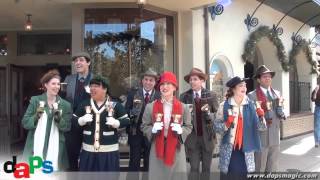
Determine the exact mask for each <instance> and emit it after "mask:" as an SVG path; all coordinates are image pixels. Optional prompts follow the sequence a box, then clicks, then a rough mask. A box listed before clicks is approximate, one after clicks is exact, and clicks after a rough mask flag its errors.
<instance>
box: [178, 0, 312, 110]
mask: <svg viewBox="0 0 320 180" xmlns="http://www.w3.org/2000/svg"><path fill="white" fill-rule="evenodd" d="M258 3H259V2H258V1H255V0H235V1H233V2H232V3H231V4H230V5H229V6H227V7H225V9H224V12H223V14H222V15H220V16H216V17H215V20H214V21H212V20H211V18H209V54H210V59H211V58H212V57H214V56H215V55H216V54H222V55H225V56H226V57H227V58H228V59H229V60H230V62H231V64H232V69H233V72H234V75H238V76H244V69H243V65H244V64H243V61H242V59H241V55H242V54H243V51H244V45H245V42H246V40H247V39H248V38H249V35H250V32H253V31H254V30H255V29H256V28H257V27H259V26H261V25H266V26H269V27H272V25H273V24H276V23H277V22H278V21H279V20H280V19H281V17H282V16H283V13H281V12H279V11H276V10H274V9H272V8H271V7H269V6H266V5H262V6H261V7H260V8H259V10H258V11H257V12H256V14H255V17H257V18H258V19H259V25H258V26H257V27H256V28H252V29H251V31H250V32H248V30H247V27H246V25H245V24H244V19H245V18H246V16H247V14H248V13H250V14H251V13H252V12H253V10H254V9H255V8H256V7H257V6H258ZM194 11H196V12H198V13H195V12H194V13H193V16H194V18H193V19H192V20H193V21H199V22H201V21H202V20H203V17H200V16H199V15H198V14H201V12H202V11H203V10H202V9H199V10H194ZM195 17H196V18H197V19H198V20H196V18H195ZM302 24H303V23H302V22H300V21H298V20H295V19H293V18H291V17H286V18H285V19H284V20H283V21H282V23H281V24H280V26H281V27H283V30H284V33H283V34H282V35H281V36H280V39H281V40H282V43H283V45H284V47H285V52H286V55H287V56H288V53H289V51H290V50H291V47H292V40H291V36H292V33H293V32H296V31H297V30H298V28H299V27H300V26H301V25H302ZM193 30H194V32H193V34H197V36H196V38H198V39H202V38H203V37H204V34H203V32H201V31H200V28H199V29H195V28H193ZM196 30H197V31H198V32H195V31H196ZM309 32H310V27H309V26H305V27H304V28H303V29H302V30H301V31H300V33H299V34H300V35H301V36H302V37H303V38H309V36H310V35H309ZM194 38H195V36H194ZM196 42H198V41H195V40H193V46H194V47H198V46H199V45H198V44H197V43H196ZM199 43H202V42H199ZM261 43H263V42H261ZM262 45H263V46H270V45H271V43H267V44H262ZM199 49H200V48H199ZM268 49H269V50H271V49H272V48H268ZM182 51H184V50H182ZM262 54H263V53H262ZM193 57H194V56H193ZM208 61H209V60H208ZM203 62H204V61H199V59H193V65H194V66H198V67H204V66H203ZM264 63H265V64H267V65H268V66H270V68H271V69H272V70H274V71H276V73H277V78H275V79H274V82H273V87H274V88H275V89H278V90H280V91H281V92H282V94H283V96H284V98H285V99H286V103H285V111H286V113H287V114H289V103H290V102H289V99H290V98H289V73H287V72H284V71H283V70H282V68H281V65H280V63H279V61H278V60H277V59H273V60H271V61H268V62H264ZM306 68H307V69H310V66H308V67H306ZM312 77H313V76H310V81H312V82H313V80H312Z"/></svg>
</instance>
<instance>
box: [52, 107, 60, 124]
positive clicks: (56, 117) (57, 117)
mask: <svg viewBox="0 0 320 180" xmlns="http://www.w3.org/2000/svg"><path fill="white" fill-rule="evenodd" d="M52 114H53V119H54V121H55V122H57V123H59V122H60V120H61V111H60V110H59V109H54V110H53V111H52Z"/></svg>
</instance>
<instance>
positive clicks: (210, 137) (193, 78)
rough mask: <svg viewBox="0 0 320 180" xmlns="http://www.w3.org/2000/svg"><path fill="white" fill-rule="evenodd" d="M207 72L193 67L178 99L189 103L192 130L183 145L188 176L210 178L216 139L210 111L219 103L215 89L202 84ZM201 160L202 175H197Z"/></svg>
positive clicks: (214, 110) (216, 107)
mask: <svg viewBox="0 0 320 180" xmlns="http://www.w3.org/2000/svg"><path fill="white" fill-rule="evenodd" d="M207 78H208V76H207V75H206V74H204V73H203V72H202V71H201V70H200V69H198V68H192V70H191V71H190V73H189V74H188V75H186V76H185V77H184V80H185V81H186V82H187V83H189V84H190V87H191V88H190V89H189V90H187V91H186V92H184V93H182V94H181V96H180V100H181V102H183V103H185V104H189V108H190V111H191V115H192V121H191V122H192V125H193V130H192V132H191V134H190V135H189V136H188V137H187V139H186V142H185V145H186V149H187V153H188V155H189V159H190V165H191V175H190V176H189V177H190V179H209V173H210V167H211V161H212V152H213V150H214V144H215V142H216V139H215V133H214V132H213V125H212V123H213V113H215V112H216V111H217V109H218V107H219V104H218V100H217V96H216V94H215V93H213V92H211V91H209V90H208V89H205V88H203V87H202V84H203V83H204V82H205V81H206V80H207ZM200 161H202V176H199V172H200V171H199V167H200Z"/></svg>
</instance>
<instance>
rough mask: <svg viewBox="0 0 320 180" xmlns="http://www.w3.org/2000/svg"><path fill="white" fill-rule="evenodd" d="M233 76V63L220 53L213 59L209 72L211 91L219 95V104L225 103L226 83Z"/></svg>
mask: <svg viewBox="0 0 320 180" xmlns="http://www.w3.org/2000/svg"><path fill="white" fill-rule="evenodd" d="M233 75H234V73H233V69H232V65H231V62H230V60H229V59H228V58H227V57H226V56H225V55H223V54H222V53H218V54H216V55H215V56H213V57H212V58H211V61H210V72H209V80H210V90H212V91H214V92H215V93H216V94H217V96H218V100H219V102H222V101H223V98H224V94H225V92H226V90H227V89H226V87H225V83H226V82H227V81H228V80H229V79H230V78H231V77H233Z"/></svg>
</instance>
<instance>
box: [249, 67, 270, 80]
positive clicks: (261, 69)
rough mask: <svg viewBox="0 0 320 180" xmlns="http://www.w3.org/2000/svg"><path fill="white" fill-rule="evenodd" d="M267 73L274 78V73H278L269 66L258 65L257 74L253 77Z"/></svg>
mask: <svg viewBox="0 0 320 180" xmlns="http://www.w3.org/2000/svg"><path fill="white" fill-rule="evenodd" d="M266 73H270V74H271V77H272V78H273V77H274V75H276V73H275V72H274V71H271V70H270V69H269V68H267V66H266V65H261V66H259V67H258V69H257V71H256V74H255V75H254V76H253V77H254V78H256V79H258V78H260V76H261V75H262V74H266Z"/></svg>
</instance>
